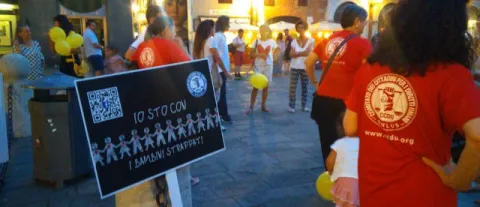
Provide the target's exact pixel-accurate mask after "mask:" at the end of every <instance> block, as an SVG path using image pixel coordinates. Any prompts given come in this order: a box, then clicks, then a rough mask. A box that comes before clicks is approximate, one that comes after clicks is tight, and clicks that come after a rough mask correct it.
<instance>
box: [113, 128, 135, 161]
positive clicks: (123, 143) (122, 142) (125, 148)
mask: <svg viewBox="0 0 480 207" xmlns="http://www.w3.org/2000/svg"><path fill="white" fill-rule="evenodd" d="M118 140H119V141H120V143H119V144H118V145H117V146H116V147H115V148H119V147H120V159H123V155H124V154H125V153H127V155H128V156H129V157H130V156H131V155H130V148H129V147H128V146H127V142H126V141H125V135H123V134H122V135H120V136H119V137H118Z"/></svg>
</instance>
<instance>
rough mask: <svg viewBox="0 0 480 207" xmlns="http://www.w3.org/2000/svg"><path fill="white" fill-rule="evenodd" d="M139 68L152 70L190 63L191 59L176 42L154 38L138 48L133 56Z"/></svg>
mask: <svg viewBox="0 0 480 207" xmlns="http://www.w3.org/2000/svg"><path fill="white" fill-rule="evenodd" d="M132 60H133V61H137V63H138V67H139V68H141V69H143V68H150V67H154V66H160V65H167V64H172V63H178V62H185V61H189V60H190V58H189V57H188V56H187V54H185V52H184V51H183V50H182V48H180V47H179V46H178V45H177V44H176V43H175V42H173V41H171V40H167V39H162V38H158V37H154V38H152V39H150V40H148V41H146V42H143V43H142V44H140V46H138V48H137V51H135V53H134V54H133V56H132Z"/></svg>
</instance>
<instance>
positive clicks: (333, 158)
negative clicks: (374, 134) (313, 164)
mask: <svg viewBox="0 0 480 207" xmlns="http://www.w3.org/2000/svg"><path fill="white" fill-rule="evenodd" d="M331 149H332V150H331V151H330V154H329V155H328V157H327V160H326V167H327V170H328V172H329V174H330V180H331V181H332V183H333V186H332V189H331V190H330V192H331V193H332V195H333V201H334V202H335V203H336V205H337V207H354V206H359V205H360V200H359V194H358V172H357V167H358V149H359V139H358V137H344V138H341V139H338V140H337V141H336V142H335V143H334V144H333V145H332V146H331Z"/></svg>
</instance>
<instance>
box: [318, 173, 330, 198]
mask: <svg viewBox="0 0 480 207" xmlns="http://www.w3.org/2000/svg"><path fill="white" fill-rule="evenodd" d="M316 186H317V192H318V195H320V196H321V197H322V198H323V199H325V200H328V201H331V200H333V195H332V192H330V190H332V186H333V183H332V181H331V180H330V174H328V172H327V171H325V172H324V173H322V174H321V175H320V176H319V177H318V179H317V183H316Z"/></svg>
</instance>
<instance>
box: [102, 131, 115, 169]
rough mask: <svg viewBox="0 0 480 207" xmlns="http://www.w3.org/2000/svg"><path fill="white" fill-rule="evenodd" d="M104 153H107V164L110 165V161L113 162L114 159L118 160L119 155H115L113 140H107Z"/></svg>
mask: <svg viewBox="0 0 480 207" xmlns="http://www.w3.org/2000/svg"><path fill="white" fill-rule="evenodd" d="M103 151H106V152H107V164H110V161H111V160H112V158H113V160H115V161H117V160H118V158H117V153H115V148H114V145H113V144H112V138H110V137H107V138H105V148H104V149H103Z"/></svg>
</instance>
